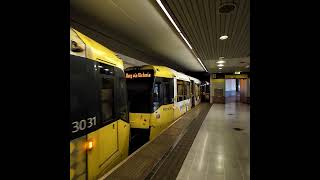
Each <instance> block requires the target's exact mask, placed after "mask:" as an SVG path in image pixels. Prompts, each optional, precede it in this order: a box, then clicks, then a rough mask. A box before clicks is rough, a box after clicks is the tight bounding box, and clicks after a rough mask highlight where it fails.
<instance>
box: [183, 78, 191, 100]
mask: <svg viewBox="0 0 320 180" xmlns="http://www.w3.org/2000/svg"><path fill="white" fill-rule="evenodd" d="M184 84H185V85H184V87H185V90H184V99H189V98H190V82H184Z"/></svg>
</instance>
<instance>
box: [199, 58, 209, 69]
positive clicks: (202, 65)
mask: <svg viewBox="0 0 320 180" xmlns="http://www.w3.org/2000/svg"><path fill="white" fill-rule="evenodd" d="M197 60H198V61H199V63H200V64H201V66H202V67H203V69H204V70H206V72H208V70H207V69H206V67H205V66H204V65H203V64H202V62H201V60H200V59H199V58H197Z"/></svg>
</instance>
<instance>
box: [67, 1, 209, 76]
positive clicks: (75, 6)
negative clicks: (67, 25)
mask: <svg viewBox="0 0 320 180" xmlns="http://www.w3.org/2000/svg"><path fill="white" fill-rule="evenodd" d="M157 8H158V6H157V4H156V2H155V1H152V0H134V1H133V0H90V1H88V0H70V16H71V24H72V26H73V27H75V28H78V29H79V28H80V31H82V32H84V33H85V34H86V35H88V36H90V37H92V38H93V39H95V40H96V41H98V42H99V43H101V44H103V45H105V46H106V47H108V48H110V49H112V50H114V51H116V52H119V53H121V54H124V55H127V56H130V57H133V58H135V59H138V60H141V61H144V62H146V63H149V64H156V65H166V66H169V67H171V68H174V69H176V70H179V71H203V68H202V66H201V65H200V63H199V62H198V61H197V60H196V58H195V57H194V55H193V54H192V52H191V51H189V49H188V48H187V47H186V46H187V45H186V44H184V42H183V41H181V39H180V36H178V35H177V34H176V32H175V31H174V29H172V27H171V24H169V23H168V22H167V19H166V17H165V16H162V14H161V12H162V11H161V9H157Z"/></svg>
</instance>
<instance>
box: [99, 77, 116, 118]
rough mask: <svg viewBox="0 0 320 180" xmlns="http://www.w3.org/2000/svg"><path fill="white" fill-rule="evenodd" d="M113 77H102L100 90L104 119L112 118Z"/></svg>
mask: <svg viewBox="0 0 320 180" xmlns="http://www.w3.org/2000/svg"><path fill="white" fill-rule="evenodd" d="M113 85H114V79H113V78H106V77H102V87H101V90H100V101H101V112H102V121H103V122H106V121H109V120H111V119H112V114H113Z"/></svg>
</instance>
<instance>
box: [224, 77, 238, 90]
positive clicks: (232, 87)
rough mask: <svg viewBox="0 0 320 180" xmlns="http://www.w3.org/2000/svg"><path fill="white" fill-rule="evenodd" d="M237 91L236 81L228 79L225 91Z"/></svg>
mask: <svg viewBox="0 0 320 180" xmlns="http://www.w3.org/2000/svg"><path fill="white" fill-rule="evenodd" d="M235 90H236V79H226V89H225V91H235Z"/></svg>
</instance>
